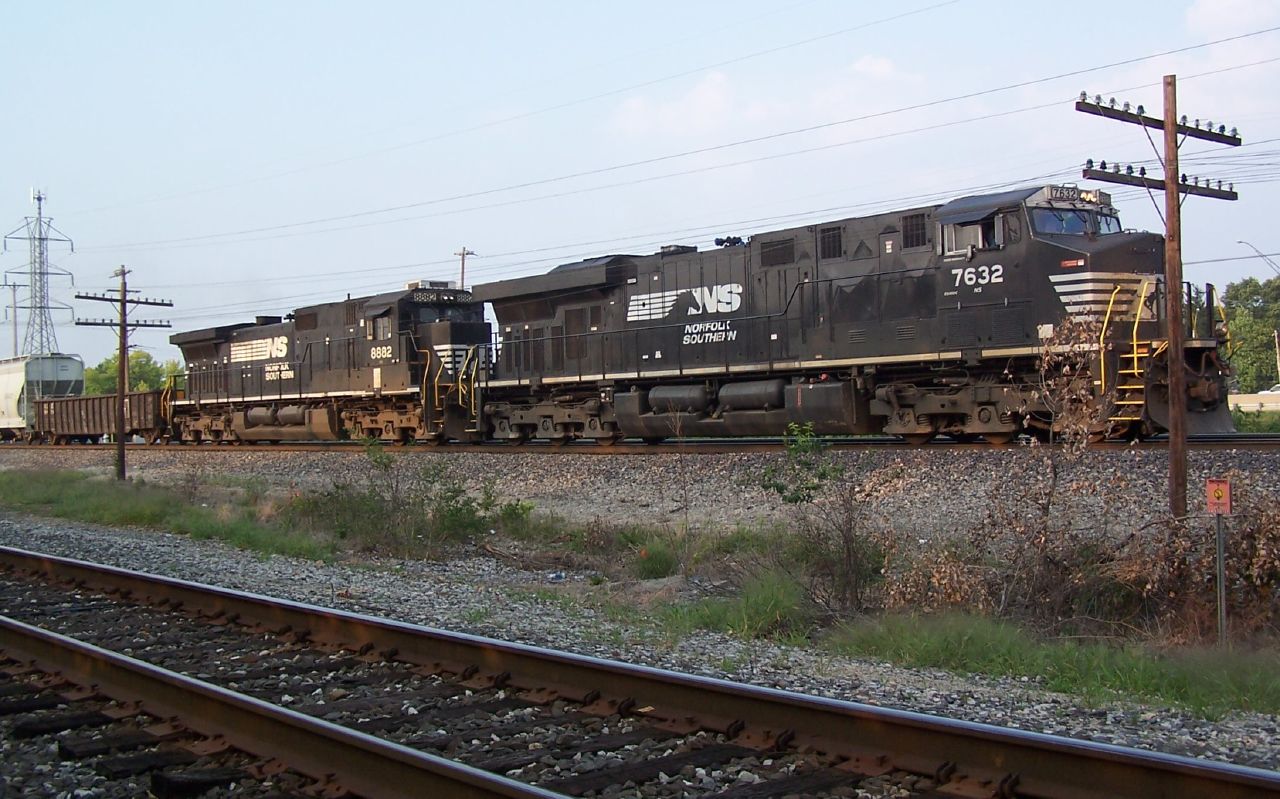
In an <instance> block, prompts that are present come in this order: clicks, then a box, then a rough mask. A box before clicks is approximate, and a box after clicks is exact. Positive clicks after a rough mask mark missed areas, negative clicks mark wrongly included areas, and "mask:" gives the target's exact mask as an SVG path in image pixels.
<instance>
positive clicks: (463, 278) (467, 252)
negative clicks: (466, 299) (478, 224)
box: [454, 247, 475, 289]
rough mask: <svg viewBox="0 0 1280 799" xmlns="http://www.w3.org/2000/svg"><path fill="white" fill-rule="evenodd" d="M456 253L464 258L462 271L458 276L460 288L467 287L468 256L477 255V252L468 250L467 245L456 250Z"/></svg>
mask: <svg viewBox="0 0 1280 799" xmlns="http://www.w3.org/2000/svg"><path fill="white" fill-rule="evenodd" d="M454 255H456V256H458V257H459V258H461V259H462V272H461V274H460V275H459V276H458V288H460V289H465V288H466V287H467V256H468V255H475V253H474V252H472V251H471V250H468V249H467V248H466V247H463V248H462V249H461V250H458V251H457V252H455V253H454Z"/></svg>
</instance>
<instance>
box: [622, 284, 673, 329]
mask: <svg viewBox="0 0 1280 799" xmlns="http://www.w3.org/2000/svg"><path fill="white" fill-rule="evenodd" d="M686 291H688V289H676V290H675V291H655V292H653V293H652V294H636V295H634V296H632V297H631V299H630V300H628V302H627V321H628V322H649V321H653V320H654V319H662V318H664V317H666V315H667V314H669V313H671V309H672V308H674V307H675V305H676V300H677V299H678V298H679V297H680V295H681V294H683V293H684V292H686Z"/></svg>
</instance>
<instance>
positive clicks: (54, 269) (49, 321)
mask: <svg viewBox="0 0 1280 799" xmlns="http://www.w3.org/2000/svg"><path fill="white" fill-rule="evenodd" d="M44 200H45V196H44V193H43V192H39V191H36V190H34V189H32V191H31V202H32V204H34V205H35V207H36V215H35V216H28V217H26V219H25V221H23V223H22V224H21V225H20V226H18V227H17V228H16V229H14V230H13V231H12V232H10V233H9V234H8V235H6V236H5V237H4V249H5V250H8V249H9V241H10V240H11V239H12V240H13V241H22V240H25V241H26V242H27V244H28V246H29V249H30V251H31V257H30V260H28V262H27V268H26V271H27V289H28V290H29V293H28V294H27V300H26V304H25V305H18V306H16V307H17V308H22V309H25V310H27V311H29V312H30V313H29V314H28V316H27V333H26V336H25V337H24V338H23V339H22V352H23V353H24V354H26V355H41V354H44V353H50V352H57V351H58V336H57V333H56V332H55V331H54V329H53V313H52V312H53V311H54V310H55V309H56V310H67V311H69V310H71V306H70V305H67V304H66V303H62V302H58V301H56V300H52V299H50V297H49V276H50V275H66V276H67V277H70V276H71V273H70V272H68V271H67V270H65V269H62V268H61V267H58V266H54V265H53V264H50V263H49V242H51V241H52V242H65V243H67V244H69V245H71V251H72V252H75V249H76V247H75V244H74V243H73V242H72V241H71V239H69V238H67V236H66V235H65V234H63V233H62V231H60V230H58V229H57V228H55V227H54V226H53V220H51V219H48V218H47V217H45V215H44ZM20 271H21V270H18V269H11V270H9V271H7V272H5V275H6V276H8V275H10V274H17V273H19V272H20ZM15 310H16V309H15Z"/></svg>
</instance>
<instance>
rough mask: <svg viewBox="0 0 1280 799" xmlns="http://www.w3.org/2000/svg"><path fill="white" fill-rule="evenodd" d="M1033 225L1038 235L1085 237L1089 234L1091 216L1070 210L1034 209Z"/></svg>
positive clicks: (1032, 213)
mask: <svg viewBox="0 0 1280 799" xmlns="http://www.w3.org/2000/svg"><path fill="white" fill-rule="evenodd" d="M1031 225H1032V226H1033V227H1034V228H1035V230H1036V232H1037V233H1047V234H1056V235H1063V234H1066V235H1069V236H1083V235H1084V234H1086V233H1088V232H1089V214H1088V213H1087V212H1085V211H1075V210H1072V209H1070V208H1032V209H1031Z"/></svg>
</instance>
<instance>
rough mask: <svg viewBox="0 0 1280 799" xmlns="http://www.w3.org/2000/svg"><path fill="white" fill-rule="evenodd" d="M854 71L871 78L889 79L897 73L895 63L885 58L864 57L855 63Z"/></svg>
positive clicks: (876, 56)
mask: <svg viewBox="0 0 1280 799" xmlns="http://www.w3.org/2000/svg"><path fill="white" fill-rule="evenodd" d="M853 71H854V72H855V73H857V74H859V75H866V76H867V77H871V78H888V77H892V76H893V75H895V74H896V73H897V71H898V70H897V69H896V68H895V67H894V66H893V62H892V61H890V60H889V59H887V58H885V57H884V56H878V55H864V56H863V57H862V58H859V59H858V60H857V61H855V62H854V63H853Z"/></svg>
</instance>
